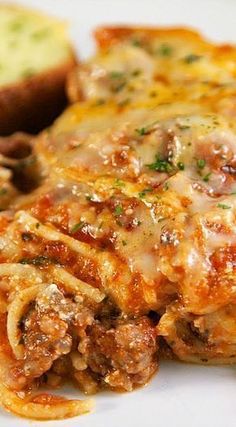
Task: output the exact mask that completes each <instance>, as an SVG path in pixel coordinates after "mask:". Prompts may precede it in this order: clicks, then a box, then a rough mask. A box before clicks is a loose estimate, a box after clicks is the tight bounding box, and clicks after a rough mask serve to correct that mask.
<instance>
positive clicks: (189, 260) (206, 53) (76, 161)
mask: <svg viewBox="0 0 236 427" xmlns="http://www.w3.org/2000/svg"><path fill="white" fill-rule="evenodd" d="M106 31H107V32H106ZM109 31H110V32H109ZM105 35H106V36H105ZM97 37H98V40H99V42H100V46H101V49H100V50H99V52H98V53H97V55H96V56H95V57H94V58H92V59H91V60H90V61H88V62H87V63H86V64H83V65H81V66H80V68H79V70H78V71H77V83H76V85H77V86H75V87H73V94H74V95H73V96H75V98H76V96H77V95H78V94H79V95H78V99H79V102H77V103H75V104H74V105H72V106H71V107H70V108H68V109H67V111H66V112H65V113H64V114H63V115H62V117H60V118H59V119H58V121H57V122H56V123H55V125H54V126H53V127H52V128H51V129H50V130H49V132H47V133H46V132H45V133H43V134H41V136H40V137H39V138H38V139H37V140H36V143H35V152H36V155H37V156H38V159H39V162H40V164H41V167H42V170H43V174H44V176H47V179H46V180H45V181H44V184H42V186H41V187H40V188H39V189H38V190H36V191H35V193H34V194H31V195H30V196H28V197H24V198H18V199H17V200H16V203H15V210H18V209H24V210H26V211H29V213H30V215H32V216H33V217H34V218H36V219H35V220H34V222H35V223H36V224H37V221H40V223H44V224H45V223H47V225H46V227H45V228H42V230H48V228H47V227H51V228H50V230H52V229H53V230H55V229H57V230H58V231H57V232H56V233H54V235H55V236H56V237H55V239H53V240H54V243H55V240H56V241H57V244H62V243H63V244H64V245H65V246H66V248H64V247H63V251H69V249H70V250H71V251H72V250H73V249H74V248H75V247H76V248H78V251H77V252H78V253H76V256H77V263H78V265H79V268H78V267H76V263H75V262H74V263H72V261H70V260H71V259H72V258H73V257H74V256H75V254H74V252H73V253H72V254H71V253H70V252H68V254H67V258H66V259H65V258H63V263H64V267H65V269H68V270H69V272H70V273H71V274H74V275H75V276H77V277H78V278H79V279H80V278H81V280H85V281H86V282H88V283H90V284H91V285H93V286H96V287H99V288H101V290H102V292H104V293H105V294H106V295H107V296H109V298H111V299H112V300H113V301H114V302H115V303H116V305H117V306H118V307H119V308H120V310H121V311H123V312H124V313H126V314H131V315H138V314H140V313H148V312H149V311H150V310H156V311H159V312H160V313H161V314H162V313H163V312H165V311H166V310H167V313H168V310H169V308H168V307H169V304H171V303H172V302H173V301H175V300H176V299H178V303H179V305H180V307H181V314H180V317H181V316H182V317H185V316H186V318H187V319H189V318H192V317H191V316H196V318H198V317H197V316H202V317H203V318H204V316H206V323H207V324H208V323H209V325H210V326H209V327H211V325H213V326H212V335H211V340H214V338H212V337H214V330H215V328H216V322H217V321H218V320H217V319H218V318H220V315H219V317H218V316H217V315H216V314H215V313H217V312H218V310H223V311H224V307H225V306H227V305H228V304H235V303H236V293H235V269H236V195H235V192H236V183H235V174H236V134H235V132H236V129H235V116H236V111H235V107H234V104H233V100H235V89H236V65H235V64H236V61H235V59H236V54H235V49H234V48H232V47H229V46H228V47H227V46H214V45H212V44H210V43H207V42H205V41H204V40H202V39H201V38H200V37H199V36H198V35H196V34H195V33H192V32H188V31H184V30H172V31H171V30H166V31H164V30H160V31H154V30H153V31H148V30H142V29H140V30H138V29H136V30H127V31H126V32H125V30H124V31H123V32H122V31H121V30H120V33H119V31H118V32H116V31H115V30H109V29H108V30H101V31H100V32H98V34H97ZM76 94H77V95H76ZM14 227H15V228H14ZM43 227H44V226H43ZM10 231H11V233H12V235H13V240H14V242H15V243H16V245H19V246H21V247H22V242H21V243H19V241H20V234H19V229H18V228H17V224H16V221H15V222H14V221H13V223H12V224H11V225H10V226H9V229H8V232H7V233H10ZM30 231H32V230H30ZM7 233H6V234H7ZM34 234H35V235H36V236H37V237H38V239H39V240H37V245H36V243H35V246H34V244H33V243H32V244H31V246H29V244H28V245H26V244H24V245H25V246H27V248H26V247H24V248H23V249H24V251H26V252H27V251H28V252H30V253H31V251H34V250H36V252H37V251H40V253H41V252H42V251H43V250H44V249H43V248H44V247H45V241H44V240H46V241H47V240H49V241H50V240H52V239H51V238H50V236H49V234H48V237H47V236H46V235H45V236H44V232H42V233H40V232H39V231H35V233H34ZM51 235H52V234H51ZM63 235H69V236H70V237H69V238H68V236H67V237H63ZM40 239H41V240H40ZM73 240H75V241H76V240H77V241H82V242H83V244H82V243H81V242H80V243H79V244H77V245H76V243H73V245H72V243H71V242H72V241H73ZM6 242H7V238H6ZM58 242H59V243H58ZM69 243H70V244H69ZM77 243H78V242H77ZM55 244H56V243H55ZM24 245H23V246H24ZM3 246H4V245H3ZM5 246H6V245H5ZM35 248H36V249H35ZM82 248H83V250H82ZM84 248H85V249H84ZM88 248H90V253H89V250H87V249H88ZM4 251H5V252H4ZM4 251H3V254H2V255H3V257H6V258H8V256H10V255H9V254H10V252H9V253H8V252H7V249H6V248H5V249H4ZM28 252H27V253H28ZM66 253H67V252H66ZM98 254H102V255H98ZM21 256H22V254H21V253H20V254H19V253H16V255H15V259H20V257H21ZM93 256H94V259H93V260H92V261H94V263H91V262H92V261H91V258H93ZM99 259H100V260H101V259H102V262H103V267H101V262H100V261H98V260H99ZM111 260H113V262H111ZM111 266H112V268H111ZM41 268H43V267H41ZM106 271H107V274H106ZM101 276H102V277H101ZM104 277H105V279H104ZM170 307H172V306H170ZM223 311H222V312H223ZM219 313H221V311H219ZM211 315H212V316H213V317H210V316H211ZM188 316H190V317H188ZM177 317H178V316H177ZM202 317H199V319H201V318H202ZM166 318H168V314H167V317H166ZM194 319H195V317H194ZM208 319H210V320H209V322H208ZM199 322H200V320H199ZM233 322H234V320H233ZM196 325H198V324H197V323H196ZM196 325H195V327H198V326H196ZM199 328H200V326H199ZM228 330H230V331H231V330H232V328H231V326H230V324H229V328H228ZM160 331H161V329H160ZM162 331H164V328H162ZM165 333H166V332H165ZM165 333H164V332H162V335H165ZM168 333H170V332H168ZM221 333H222V334H223V332H221ZM227 333H228V332H227ZM227 339H228V338H227ZM234 340H235V337H234V338H232V342H234ZM217 343H219V337H217ZM217 345H218V344H217ZM174 351H175V348H174ZM217 354H218V353H217Z"/></svg>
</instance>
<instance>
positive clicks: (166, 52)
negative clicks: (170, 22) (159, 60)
mask: <svg viewBox="0 0 236 427" xmlns="http://www.w3.org/2000/svg"><path fill="white" fill-rule="evenodd" d="M172 52H173V48H172V46H170V45H169V44H166V43H163V44H162V45H161V46H160V47H159V49H158V50H157V53H158V54H160V55H161V56H170V55H171V54H172Z"/></svg>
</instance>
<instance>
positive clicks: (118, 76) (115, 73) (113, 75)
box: [109, 71, 124, 79]
mask: <svg viewBox="0 0 236 427" xmlns="http://www.w3.org/2000/svg"><path fill="white" fill-rule="evenodd" d="M109 77H111V79H121V78H123V77H124V73H123V72H122V71H111V72H110V73H109Z"/></svg>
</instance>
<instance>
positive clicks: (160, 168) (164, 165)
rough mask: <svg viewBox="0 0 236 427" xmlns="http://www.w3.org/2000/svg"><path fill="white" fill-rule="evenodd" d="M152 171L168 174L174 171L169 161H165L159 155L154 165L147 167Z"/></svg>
mask: <svg viewBox="0 0 236 427" xmlns="http://www.w3.org/2000/svg"><path fill="white" fill-rule="evenodd" d="M146 166H147V167H148V168H149V169H150V170H154V171H157V172H166V173H170V172H172V171H173V165H172V164H171V163H170V162H169V161H167V160H163V159H161V158H160V157H159V155H158V154H157V155H156V160H155V162H154V163H150V164H148V165H146Z"/></svg>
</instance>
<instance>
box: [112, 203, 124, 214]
mask: <svg viewBox="0 0 236 427" xmlns="http://www.w3.org/2000/svg"><path fill="white" fill-rule="evenodd" d="M114 212H115V215H116V216H118V215H121V214H122V213H123V207H122V206H121V205H117V206H116V207H115V211H114Z"/></svg>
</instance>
